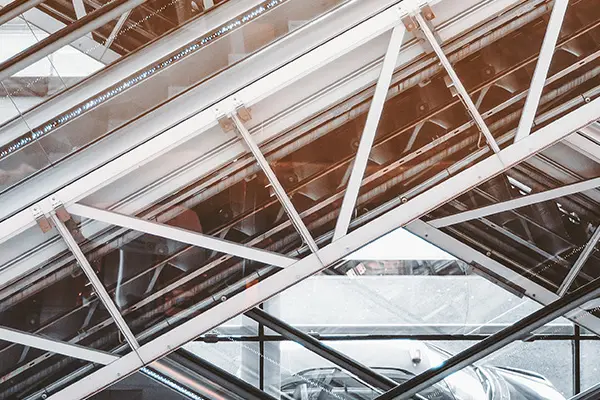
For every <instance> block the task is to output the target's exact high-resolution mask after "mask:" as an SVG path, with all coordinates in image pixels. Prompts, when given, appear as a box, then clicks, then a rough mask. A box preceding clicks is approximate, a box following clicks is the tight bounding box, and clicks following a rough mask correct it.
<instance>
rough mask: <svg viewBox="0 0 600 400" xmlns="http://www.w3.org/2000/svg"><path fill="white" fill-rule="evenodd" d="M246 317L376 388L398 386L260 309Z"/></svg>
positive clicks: (251, 311) (387, 388)
mask: <svg viewBox="0 0 600 400" xmlns="http://www.w3.org/2000/svg"><path fill="white" fill-rule="evenodd" d="M246 315H247V316H248V317H250V318H252V319H253V320H255V321H256V322H258V323H259V324H263V325H264V326H266V327H267V328H269V329H271V330H273V331H275V332H277V333H279V334H280V335H282V336H284V337H285V338H287V339H290V340H293V341H294V342H296V343H298V344H300V345H302V346H303V347H305V348H306V349H307V350H310V351H312V352H313V353H315V354H317V355H319V356H320V357H323V358H324V359H326V360H328V361H331V362H332V363H334V364H335V365H337V366H339V367H341V368H343V369H345V370H346V371H348V372H350V373H351V374H353V375H355V376H356V377H358V378H359V379H361V380H363V381H364V382H366V383H367V384H369V385H371V386H373V387H374V388H377V389H381V390H384V391H385V390H390V389H391V388H393V387H395V386H396V382H395V381H394V380H392V379H390V378H388V377H386V376H383V375H381V374H379V373H377V372H375V371H373V370H372V369H370V368H368V367H367V366H365V365H362V364H361V363H359V362H358V361H356V360H353V359H352V358H350V357H348V356H347V355H345V354H343V353H340V352H339V351H337V350H334V349H332V348H331V347H329V346H327V345H325V344H323V343H321V342H320V341H319V340H317V339H315V338H313V337H312V336H310V335H308V334H306V333H304V332H302V331H300V330H298V329H296V328H294V327H293V326H291V325H289V324H287V323H285V322H284V321H281V320H279V319H278V318H275V317H274V316H272V315H270V314H268V313H266V312H264V311H263V310H261V309H260V308H256V307H255V308H253V309H251V310H248V311H246Z"/></svg>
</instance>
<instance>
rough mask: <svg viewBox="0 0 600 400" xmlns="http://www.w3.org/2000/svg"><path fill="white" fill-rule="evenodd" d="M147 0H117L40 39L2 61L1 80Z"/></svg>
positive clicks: (0, 66) (0, 64) (0, 68)
mask: <svg viewBox="0 0 600 400" xmlns="http://www.w3.org/2000/svg"><path fill="white" fill-rule="evenodd" d="M145 2H146V0H115V1H113V2H112V3H109V4H108V5H106V6H104V7H102V8H99V9H98V10H96V11H94V12H91V13H89V14H87V15H86V16H84V17H82V18H80V19H78V20H77V21H75V22H73V23H72V24H70V25H67V26H66V27H64V28H63V29H61V30H59V31H57V32H55V33H54V34H53V35H50V36H48V37H47V38H45V39H43V40H40V41H39V42H37V43H36V44H34V45H33V46H31V47H29V48H27V49H26V50H24V51H22V52H20V53H19V54H17V55H15V56H13V57H11V58H9V59H8V60H6V61H4V62H2V63H0V81H2V80H4V79H6V78H9V77H11V76H12V75H14V74H16V73H17V72H19V71H21V70H22V69H24V68H26V67H28V66H29V65H31V64H33V63H35V62H36V61H39V60H41V59H43V58H44V57H46V56H48V55H50V54H52V53H54V52H55V51H56V50H59V49H60V48H62V47H64V46H67V45H69V44H71V43H72V42H73V41H74V40H76V39H79V38H81V37H82V36H85V35H86V34H88V33H90V32H92V31H93V30H95V29H98V28H100V27H101V26H103V25H104V24H106V23H107V22H109V21H111V20H113V19H115V18H117V17H118V16H120V15H121V14H123V13H125V12H127V11H129V10H132V9H134V8H135V7H137V6H139V5H141V4H143V3H145Z"/></svg>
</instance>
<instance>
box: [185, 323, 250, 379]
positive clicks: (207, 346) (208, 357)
mask: <svg viewBox="0 0 600 400" xmlns="http://www.w3.org/2000/svg"><path fill="white" fill-rule="evenodd" d="M252 322H253V321H252ZM217 331H218V329H217ZM184 348H185V349H186V350H187V351H189V352H191V353H192V354H194V355H196V356H198V357H200V358H202V359H203V360H205V361H208V362H209V363H211V364H214V365H215V366H217V367H219V368H221V369H223V370H225V371H227V372H229V373H230V374H232V375H234V376H236V377H238V378H240V379H243V380H244V381H246V382H248V383H250V384H251V385H254V386H256V387H259V368H260V366H259V359H260V352H259V345H258V342H242V341H233V340H225V341H219V342H217V343H204V342H200V341H196V342H190V343H188V344H186V345H185V346H184Z"/></svg>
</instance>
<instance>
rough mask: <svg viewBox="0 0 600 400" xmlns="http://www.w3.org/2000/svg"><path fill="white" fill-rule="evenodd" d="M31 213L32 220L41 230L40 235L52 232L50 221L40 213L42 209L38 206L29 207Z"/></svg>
mask: <svg viewBox="0 0 600 400" xmlns="http://www.w3.org/2000/svg"><path fill="white" fill-rule="evenodd" d="M31 213H32V214H33V218H34V219H35V222H36V223H37V225H38V226H39V227H40V229H41V230H42V233H47V232H50V231H51V230H52V228H53V227H54V225H53V224H52V221H50V220H49V219H48V218H47V217H46V215H45V214H44V212H43V211H42V208H41V207H40V206H38V205H35V206H33V207H31Z"/></svg>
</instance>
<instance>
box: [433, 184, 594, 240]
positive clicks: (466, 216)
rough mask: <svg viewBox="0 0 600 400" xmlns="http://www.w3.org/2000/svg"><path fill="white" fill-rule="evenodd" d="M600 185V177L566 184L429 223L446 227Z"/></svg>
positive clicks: (437, 226)
mask: <svg viewBox="0 0 600 400" xmlns="http://www.w3.org/2000/svg"><path fill="white" fill-rule="evenodd" d="M599 186H600V178H593V179H589V180H586V181H583V182H577V183H574V184H572V185H565V186H562V187H559V188H556V189H550V190H546V191H544V192H539V193H534V194H530V195H527V196H523V197H519V198H517V199H513V200H507V201H503V202H501V203H496V204H492V205H490V206H486V207H481V208H477V209H474V210H469V211H464V212H460V213H457V214H453V215H450V216H447V217H442V218H438V219H434V220H432V221H429V222H428V223H429V225H431V226H433V227H436V228H444V227H446V226H450V225H455V224H460V223H461V222H466V221H471V220H473V219H477V218H483V217H487V216H489V215H493V214H498V213H500V212H503V211H510V210H514V209H515V208H520V207H525V206H529V205H532V204H536V203H541V202H543V201H548V200H554V199H557V198H559V197H563V196H568V195H571V194H574V193H580V192H584V191H586V190H590V189H595V188H597V187H599Z"/></svg>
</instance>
